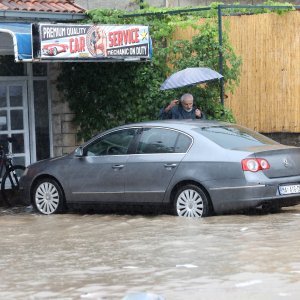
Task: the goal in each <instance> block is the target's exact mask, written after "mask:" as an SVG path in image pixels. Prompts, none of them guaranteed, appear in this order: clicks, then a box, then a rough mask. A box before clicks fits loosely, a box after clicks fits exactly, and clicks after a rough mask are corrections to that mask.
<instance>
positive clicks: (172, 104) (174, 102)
mask: <svg viewBox="0 0 300 300" xmlns="http://www.w3.org/2000/svg"><path fill="white" fill-rule="evenodd" d="M178 102H179V100H177V99H174V100H172V101H171V102H170V104H169V105H168V106H167V107H166V108H165V112H168V111H170V110H171V109H172V108H173V107H174V106H176V105H177V104H178Z"/></svg>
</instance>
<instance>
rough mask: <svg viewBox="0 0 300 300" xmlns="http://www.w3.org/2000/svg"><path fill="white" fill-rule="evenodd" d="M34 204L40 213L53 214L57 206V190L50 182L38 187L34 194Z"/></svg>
mask: <svg viewBox="0 0 300 300" xmlns="http://www.w3.org/2000/svg"><path fill="white" fill-rule="evenodd" d="M35 203H36V206H37V208H38V210H39V211H40V212H41V213H43V214H45V215H50V214H52V213H54V212H55V211H56V209H57V207H58V205H59V194H58V190H57V188H56V187H55V186H54V185H53V184H52V183H50V182H44V183H42V184H41V185H39V187H38V188H37V190H36V192H35Z"/></svg>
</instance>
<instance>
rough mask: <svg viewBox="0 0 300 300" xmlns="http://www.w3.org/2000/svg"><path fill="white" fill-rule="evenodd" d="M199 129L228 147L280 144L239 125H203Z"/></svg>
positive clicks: (212, 139)
mask: <svg viewBox="0 0 300 300" xmlns="http://www.w3.org/2000/svg"><path fill="white" fill-rule="evenodd" d="M197 131H198V132H200V133H201V134H202V135H204V136H205V137H207V138H208V139H210V140H211V141H213V142H215V143H216V144H218V145H219V146H221V147H223V148H227V149H238V148H246V147H255V146H262V145H274V144H278V143H277V142H275V141H274V140H272V139H270V138H268V137H266V136H264V135H262V134H260V133H258V132H255V131H252V130H250V129H247V128H244V127H242V126H238V125H230V126H210V127H202V128H198V129H197Z"/></svg>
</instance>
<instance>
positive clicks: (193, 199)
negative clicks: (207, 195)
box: [176, 189, 203, 218]
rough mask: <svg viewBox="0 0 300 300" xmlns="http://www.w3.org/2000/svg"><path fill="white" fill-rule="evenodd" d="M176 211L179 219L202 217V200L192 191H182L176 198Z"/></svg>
mask: <svg viewBox="0 0 300 300" xmlns="http://www.w3.org/2000/svg"><path fill="white" fill-rule="evenodd" d="M176 209H177V214H178V216H180V217H192V218H199V217H202V214H203V199H202V197H201V195H200V194H199V193H198V192H197V191H195V190H193V189H187V190H184V191H182V192H181V193H180V195H179V196H178V198H177V204H176Z"/></svg>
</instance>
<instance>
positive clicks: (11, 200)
mask: <svg viewBox="0 0 300 300" xmlns="http://www.w3.org/2000/svg"><path fill="white" fill-rule="evenodd" d="M24 171H25V167H24V166H21V165H15V166H13V167H12V168H10V169H9V170H8V171H6V172H5V174H4V175H3V177H2V181H1V194H2V197H3V201H4V203H5V204H7V205H9V206H12V205H18V204H23V205H24V204H25V203H24V202H23V199H22V198H21V197H20V196H21V195H20V191H19V178H20V177H21V175H22V174H23V173H24Z"/></svg>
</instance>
